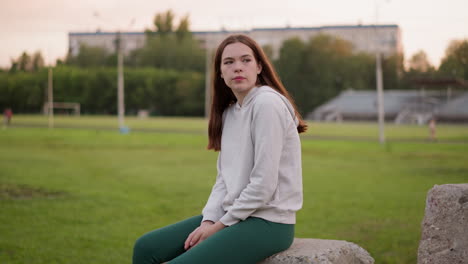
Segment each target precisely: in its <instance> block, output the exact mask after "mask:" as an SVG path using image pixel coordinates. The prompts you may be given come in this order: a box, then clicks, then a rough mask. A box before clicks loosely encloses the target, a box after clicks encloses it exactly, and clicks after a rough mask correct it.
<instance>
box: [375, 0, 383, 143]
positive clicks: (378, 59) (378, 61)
mask: <svg viewBox="0 0 468 264" xmlns="http://www.w3.org/2000/svg"><path fill="white" fill-rule="evenodd" d="M377 1H378V0H376V1H375V79H376V88H377V111H378V121H379V142H380V144H385V113H384V96H383V76H382V75H383V74H382V55H381V53H380V41H379V34H378V32H377V23H378V20H379V19H378V18H379V10H378V9H379V8H378V3H377Z"/></svg>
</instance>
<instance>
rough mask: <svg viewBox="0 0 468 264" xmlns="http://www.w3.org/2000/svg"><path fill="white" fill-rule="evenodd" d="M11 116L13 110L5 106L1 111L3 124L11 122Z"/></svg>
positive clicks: (6, 124)
mask: <svg viewBox="0 0 468 264" xmlns="http://www.w3.org/2000/svg"><path fill="white" fill-rule="evenodd" d="M12 117H13V111H12V110H11V108H6V109H5V110H4V111H3V126H4V127H7V126H9V125H10V124H11V118H12Z"/></svg>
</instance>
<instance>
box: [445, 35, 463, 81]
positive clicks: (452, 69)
mask: <svg viewBox="0 0 468 264" xmlns="http://www.w3.org/2000/svg"><path fill="white" fill-rule="evenodd" d="M439 73H440V74H441V75H444V76H450V77H454V78H462V79H465V80H468V39H464V40H453V41H452V42H450V44H449V46H448V47H447V49H446V50H445V57H444V58H443V59H442V62H441V64H440V67H439Z"/></svg>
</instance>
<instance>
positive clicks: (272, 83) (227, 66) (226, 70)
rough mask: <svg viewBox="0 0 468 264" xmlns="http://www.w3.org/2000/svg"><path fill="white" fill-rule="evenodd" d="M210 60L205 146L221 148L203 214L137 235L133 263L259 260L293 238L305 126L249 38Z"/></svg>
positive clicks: (250, 263) (239, 38) (231, 42)
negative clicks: (210, 85) (211, 70)
mask: <svg viewBox="0 0 468 264" xmlns="http://www.w3.org/2000/svg"><path fill="white" fill-rule="evenodd" d="M213 66H214V69H213V75H212V76H213V80H212V84H213V88H212V92H213V97H212V98H213V99H212V103H211V113H210V121H209V126H208V135H209V143H208V149H212V150H215V151H219V155H218V162H217V169H218V175H217V177H216V182H215V184H214V186H213V188H212V190H211V194H210V196H209V198H208V201H207V203H206V205H205V207H204V209H203V210H202V215H199V216H194V217H191V218H188V219H186V220H184V221H181V222H178V223H175V224H173V225H169V226H166V227H163V228H160V229H156V230H154V231H151V232H149V233H147V234H145V235H143V236H142V237H140V238H139V239H138V240H137V242H136V243H135V246H134V250H133V264H148V263H163V262H167V261H169V263H171V264H255V263H257V262H259V261H261V260H263V259H265V258H267V257H269V256H271V255H273V254H275V253H278V252H280V251H283V250H286V249H287V248H289V247H290V246H291V244H292V242H293V239H294V225H295V223H296V212H297V211H298V210H299V209H300V208H301V207H302V164H301V142H300V139H299V133H300V132H304V131H305V130H306V129H307V125H306V124H305V122H304V121H303V120H302V118H301V116H300V115H299V113H298V112H297V109H296V107H295V105H294V103H293V101H292V99H291V97H290V95H289V93H288V92H287V90H286V89H285V88H284V86H283V84H282V83H281V81H280V79H279V77H278V75H277V74H276V72H275V70H274V68H273V66H272V64H271V63H270V61H269V59H268V58H267V57H266V55H265V53H264V52H263V50H262V49H261V48H260V46H259V45H258V44H257V43H256V42H255V41H254V40H253V39H251V38H250V37H247V36H245V35H233V36H230V37H228V38H226V39H225V40H224V41H223V42H222V43H221V44H220V45H219V47H218V49H217V51H216V55H215V58H214V65H213ZM189 170H190V168H187V173H189ZM187 199H190V197H187Z"/></svg>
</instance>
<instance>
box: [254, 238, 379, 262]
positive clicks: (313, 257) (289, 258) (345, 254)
mask: <svg viewBox="0 0 468 264" xmlns="http://www.w3.org/2000/svg"><path fill="white" fill-rule="evenodd" d="M373 263H374V259H373V258H372V257H371V256H370V255H369V253H368V252H367V251H366V250H364V249H363V248H361V247H360V246H358V245H356V244H354V243H351V242H347V241H342V240H323V239H311V238H296V239H294V242H293V244H292V246H291V247H290V248H289V249H287V250H285V251H283V252H280V253H278V254H275V255H273V256H271V257H269V258H267V259H265V260H264V261H262V262H260V263H258V264H373Z"/></svg>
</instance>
